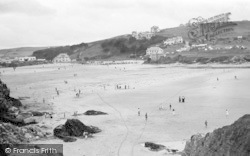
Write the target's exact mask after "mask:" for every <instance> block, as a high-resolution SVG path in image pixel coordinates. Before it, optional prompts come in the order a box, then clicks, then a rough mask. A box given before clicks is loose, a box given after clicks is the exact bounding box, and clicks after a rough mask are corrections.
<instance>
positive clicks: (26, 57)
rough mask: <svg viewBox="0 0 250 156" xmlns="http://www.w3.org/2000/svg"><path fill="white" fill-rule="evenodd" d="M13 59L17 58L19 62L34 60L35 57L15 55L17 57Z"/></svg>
mask: <svg viewBox="0 0 250 156" xmlns="http://www.w3.org/2000/svg"><path fill="white" fill-rule="evenodd" d="M15 60H18V61H20V62H25V61H35V60H36V57H34V56H25V57H17V58H15Z"/></svg>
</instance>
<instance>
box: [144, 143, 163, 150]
mask: <svg viewBox="0 0 250 156" xmlns="http://www.w3.org/2000/svg"><path fill="white" fill-rule="evenodd" d="M145 147H148V148H149V149H150V150H152V151H160V150H163V149H164V148H165V146H163V145H160V144H155V143H152V142H145Z"/></svg>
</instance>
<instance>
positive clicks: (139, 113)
mask: <svg viewBox="0 0 250 156" xmlns="http://www.w3.org/2000/svg"><path fill="white" fill-rule="evenodd" d="M140 115H141V112H140V108H138V116H140Z"/></svg>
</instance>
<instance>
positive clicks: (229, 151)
mask: <svg viewBox="0 0 250 156" xmlns="http://www.w3.org/2000/svg"><path fill="white" fill-rule="evenodd" d="M183 153H184V154H183V156H217V155H218V156H223V155H225V156H226V155H229V156H236V155H237V156H238V155H239V156H249V155H250V115H249V114H248V115H244V116H243V117H241V118H239V119H238V120H237V121H235V122H234V123H233V124H232V125H230V126H224V127H222V128H219V129H216V130H214V131H213V132H212V133H207V134H206V135H205V136H202V135H200V134H199V135H193V136H192V137H191V140H190V141H188V142H187V144H186V147H185V149H184V152H183Z"/></svg>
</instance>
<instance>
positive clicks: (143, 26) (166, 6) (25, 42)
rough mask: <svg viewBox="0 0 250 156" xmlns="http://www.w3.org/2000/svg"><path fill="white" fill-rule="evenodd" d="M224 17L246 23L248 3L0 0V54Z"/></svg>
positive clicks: (219, 0) (242, 0) (245, 0)
mask: <svg viewBox="0 0 250 156" xmlns="http://www.w3.org/2000/svg"><path fill="white" fill-rule="evenodd" d="M227 12H231V16H230V19H231V20H233V21H240V20H250V19H249V18H250V17H249V15H250V1H249V0H206V1H205V0H0V49H6V48H15V47H30V46H31V47H34V46H38V47H40V46H60V45H73V44H79V43H82V42H85V43H88V42H91V41H97V40H102V39H106V38H111V37H114V36H119V35H123V34H130V33H131V32H132V31H149V30H150V27H151V26H154V25H156V26H159V28H160V29H165V28H171V27H176V26H179V25H180V24H183V23H187V22H188V21H189V19H191V18H196V17H199V16H201V17H203V18H209V17H212V16H215V15H219V14H221V13H227Z"/></svg>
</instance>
